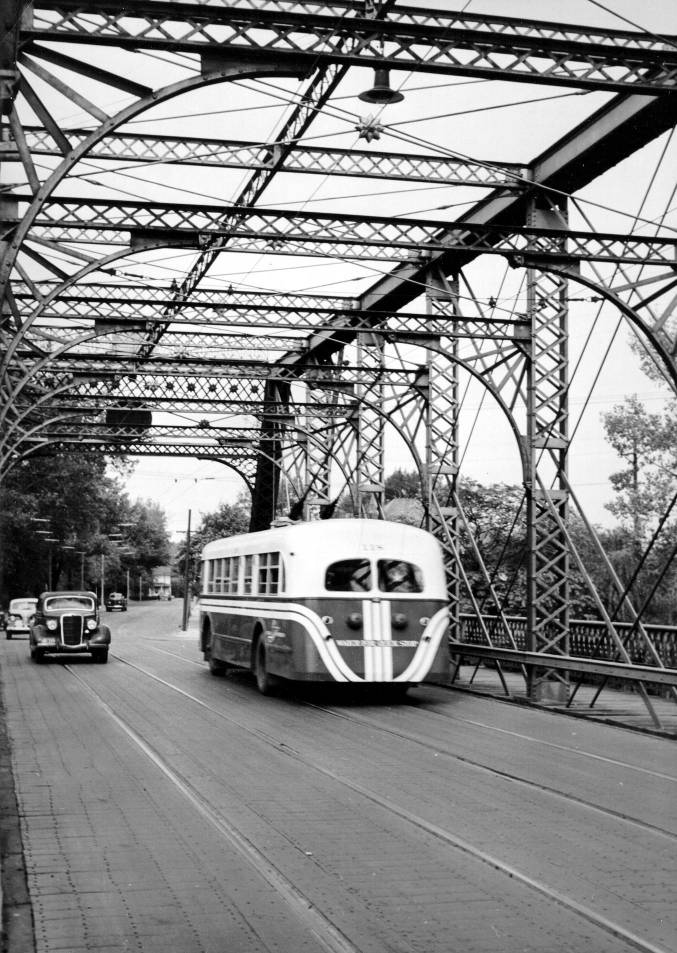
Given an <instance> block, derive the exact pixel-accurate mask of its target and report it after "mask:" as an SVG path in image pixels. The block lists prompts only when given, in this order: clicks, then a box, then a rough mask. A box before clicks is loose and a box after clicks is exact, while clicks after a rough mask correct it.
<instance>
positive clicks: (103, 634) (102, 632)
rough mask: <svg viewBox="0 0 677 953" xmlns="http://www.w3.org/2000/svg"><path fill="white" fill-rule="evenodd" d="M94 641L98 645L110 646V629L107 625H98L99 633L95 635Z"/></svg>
mask: <svg viewBox="0 0 677 953" xmlns="http://www.w3.org/2000/svg"><path fill="white" fill-rule="evenodd" d="M96 641H97V642H98V643H100V644H101V643H105V644H106V645H109V644H110V629H109V628H108V626H107V625H100V626H99V631H98V632H97V633H96Z"/></svg>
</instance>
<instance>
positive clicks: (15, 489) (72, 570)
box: [0, 452, 169, 602]
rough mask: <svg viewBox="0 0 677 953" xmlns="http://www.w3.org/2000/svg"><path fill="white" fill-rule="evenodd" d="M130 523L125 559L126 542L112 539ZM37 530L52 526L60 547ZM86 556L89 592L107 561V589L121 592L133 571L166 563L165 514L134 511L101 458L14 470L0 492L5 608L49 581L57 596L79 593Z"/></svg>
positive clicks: (150, 508) (145, 508)
mask: <svg viewBox="0 0 677 953" xmlns="http://www.w3.org/2000/svg"><path fill="white" fill-rule="evenodd" d="M36 520H44V521H48V522H42V523H40V522H36ZM125 523H131V524H132V526H131V527H126V530H125V533H124V536H125V542H126V543H127V546H126V547H124V549H123V551H122V552H121V551H120V550H121V543H122V540H120V542H119V543H118V542H113V539H112V537H113V535H114V534H115V532H116V531H119V529H120V526H121V524H125ZM39 526H48V527H49V530H50V533H51V536H52V537H53V538H54V539H56V540H57V542H56V543H53V544H49V543H46V542H44V538H45V537H44V535H43V536H41V535H40V534H39V533H37V532H36V530H37V528H38V527H39ZM66 547H71V548H66ZM125 549H126V550H127V552H125V551H124V550H125ZM81 553H85V556H84V567H85V572H84V576H85V580H84V582H85V586H86V587H92V586H97V585H98V584H99V583H100V579H101V555H102V554H103V556H104V562H105V567H106V570H105V574H106V580H107V581H109V582H110V583H111V585H110V586H109V588H122V586H123V582H124V581H125V580H126V573H127V570H128V569H129V570H130V571H133V572H134V573H135V574H138V571H139V570H141V571H147V570H149V569H150V567H151V566H155V565H159V564H161V563H165V562H167V561H168V559H169V540H168V537H167V532H166V528H165V525H164V514H163V512H162V510H161V509H160V508H159V507H158V506H156V505H155V504H152V503H130V501H129V499H128V497H127V495H126V494H125V493H124V492H123V489H122V486H121V484H120V481H119V479H118V477H117V474H116V472H115V470H113V471H111V470H110V468H109V467H108V466H107V462H106V459H105V458H104V457H101V456H94V455H92V454H79V453H77V452H75V453H69V454H68V455H65V454H64V455H59V456H50V457H33V458H30V459H28V460H26V461H24V462H23V463H22V464H20V465H18V466H17V467H15V468H14V469H13V470H11V471H10V472H9V473H8V474H7V476H6V478H5V481H4V483H3V484H2V487H0V560H2V566H0V577H1V578H0V598H1V599H2V600H3V602H6V601H7V599H10V598H14V597H16V596H20V595H37V594H39V592H40V591H42V590H44V589H47V587H48V584H49V577H50V575H51V581H52V587H53V588H65V587H77V588H79V587H80V583H81V579H80V576H81V569H82V565H83V562H82V560H83V557H82V555H81ZM50 567H51V573H50Z"/></svg>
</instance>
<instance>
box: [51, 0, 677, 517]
mask: <svg viewBox="0 0 677 953" xmlns="http://www.w3.org/2000/svg"><path fill="white" fill-rule="evenodd" d="M414 5H419V6H424V7H429V6H431V5H432V4H430V3H428V2H425V3H415V4H414ZM436 6H437V7H439V8H441V9H444V10H447V11H465V12H466V13H469V14H472V13H484V14H497V15H502V16H505V15H515V16H524V17H528V18H540V19H549V20H555V21H557V20H560V21H562V22H566V23H576V22H578V23H581V24H586V25H590V26H597V27H605V26H606V27H610V28H617V29H638V30H640V29H641V30H643V31H645V32H647V33H649V34H651V35H653V36H654V37H655V36H656V35H659V36H672V35H677V4H676V3H674V0H648V2H646V3H644V4H642V5H638V4H637V3H636V0H605V2H597V0H566V2H564V0H468V2H463V0H453V2H452V0H446V2H445V0H438V3H437V4H436ZM64 51H66V52H68V48H67V46H64ZM96 56H97V62H100V64H101V65H102V66H104V67H106V66H107V65H110V67H111V68H115V69H117V70H120V69H123V70H126V71H128V75H133V76H134V78H135V79H137V80H138V81H139V82H151V83H152V84H153V85H157V83H158V76H159V75H160V74H162V76H163V81H164V82H167V83H168V82H172V81H175V80H177V79H179V78H183V77H185V76H186V75H188V74H189V73H190V72H191V71H194V70H195V60H194V58H191V57H190V56H183V57H182V56H178V57H177V56H173V55H170V54H162V55H160V54H158V55H153V56H148V55H144V56H141V55H135V54H132V53H125V54H121V53H119V52H116V51H115V50H110V51H104V50H100V49H97V50H96ZM56 72H58V70H56ZM372 80H373V71H372V70H371V69H370V68H354V69H351V71H350V72H349V74H348V76H347V77H346V79H345V80H344V81H343V83H342V84H341V86H340V87H339V89H338V90H337V92H336V94H335V96H334V97H333V98H332V101H331V104H330V108H328V109H326V110H325V112H324V114H323V115H322V116H320V117H318V119H316V121H315V122H314V123H313V126H312V128H311V130H310V132H309V133H308V135H307V136H306V137H305V140H304V141H305V143H306V144H307V145H318V146H325V147H327V148H329V147H340V148H351V147H356V148H360V149H367V148H373V149H374V150H375V151H391V150H392V151H401V152H408V151H410V152H431V153H433V154H434V153H437V152H441V151H446V152H449V151H450V152H451V153H452V154H458V155H464V156H472V157H477V158H480V159H484V160H488V159H490V160H493V161H498V162H501V161H503V162H528V161H529V160H531V159H532V158H533V157H534V156H536V155H538V154H539V152H540V151H542V150H543V149H544V148H546V147H547V146H548V145H550V143H552V142H553V141H555V140H556V139H557V138H558V137H559V136H560V135H562V134H563V133H564V132H565V131H566V130H567V129H569V128H571V127H572V126H574V125H575V124H576V123H578V122H580V121H582V120H583V119H584V118H585V117H586V116H587V115H589V114H591V113H592V112H593V111H594V110H595V109H597V108H599V107H600V106H601V105H602V104H603V103H604V102H606V101H607V100H608V98H609V96H608V95H607V94H604V93H599V92H589V91H580V90H578V89H572V88H570V87H555V86H539V85H531V84H524V83H508V82H496V81H491V82H485V81H482V80H478V79H474V78H473V79H468V78H465V77H445V76H440V75H437V74H421V73H419V74H414V73H410V72H408V71H405V70H402V71H393V72H392V74H391V83H392V85H393V87H395V88H396V89H398V90H400V91H401V92H402V93H403V94H404V97H405V98H404V101H403V102H401V103H398V104H394V105H390V106H388V107H386V108H385V109H384V110H383V111H382V112H381V113H380V114H379V115H378V119H379V121H380V122H381V123H382V124H383V127H384V129H383V133H382V136H381V139H380V140H379V141H375V142H373V143H371V144H367V143H366V141H365V140H364V139H360V138H359V137H358V133H357V131H356V129H355V125H356V124H357V123H358V122H359V120H360V119H363V118H365V117H366V116H367V115H370V114H375V113H378V109H379V108H378V107H375V106H372V105H370V104H366V103H363V102H361V101H360V100H359V99H358V98H357V95H358V93H359V92H361V91H363V90H364V89H366V88H368V87H369V86H370V85H371V83H372ZM35 86H36V88H38V89H40V81H39V80H38V79H36V80H35ZM93 86H96V84H93ZM297 89H299V84H298V83H297V82H296V81H294V80H290V79H284V80H280V79H278V80H274V81H270V80H267V81H245V82H240V83H227V84H219V85H214V86H210V87H208V88H204V89H201V90H198V91H195V92H193V93H190V94H188V95H185V96H182V97H179V98H176V99H173V100H171V101H169V102H167V103H164V104H160V105H158V106H156V107H155V108H153V109H152V110H151V111H150V112H149V113H147V114H143V115H141V116H138V117H137V118H136V119H134V120H133V121H132V122H130V123H129V124H128V125H127V127H126V128H127V129H128V130H129V131H131V130H133V131H135V132H137V133H155V134H158V133H165V134H168V135H180V136H188V135H196V136H210V137H211V136H214V137H223V138H243V139H248V140H252V141H257V142H268V141H272V140H273V139H274V138H275V135H276V133H277V131H278V130H279V129H280V127H281V125H282V123H283V121H284V118H285V117H286V116H287V115H288V113H289V110H290V101H291V99H292V98H293V96H294V94H295V92H296V90H297ZM43 91H44V90H43ZM99 94H100V95H101V96H102V97H107V100H108V101H107V103H106V107H107V109H108V110H109V111H113V110H114V109H115V108H118V107H119V106H121V105H122V104H123V103H124V101H125V97H124V96H122V95H118V96H117V97H116V94H115V92H114V91H111V90H110V89H102V90H99ZM47 95H49V91H47ZM92 95H93V93H92ZM116 98H119V100H120V101H119V103H116V102H115V100H116ZM54 111H55V115H57V116H58V118H59V121H60V123H61V124H62V126H63V128H69V127H70V128H76V127H79V126H83V125H87V124H88V123H89V126H90V127H91V124H92V123H91V117H89V116H87V115H86V114H82V113H81V112H80V111H79V110H78V109H76V108H75V106H74V104H73V103H69V104H67V105H66V104H64V103H63V102H62V103H60V104H58V105H55V110H54ZM676 167H677V156H676V155H675V144H674V143H673V142H672V141H671V140H670V141H668V137H667V136H663V137H661V138H660V139H658V140H656V141H654V142H652V143H650V144H649V145H648V146H647V147H646V148H644V149H643V150H641V152H639V153H637V154H635V155H633V156H632V157H630V159H628V160H626V161H625V162H623V163H621V164H619V165H618V166H617V167H615V168H614V169H612V170H610V172H608V173H606V174H605V175H604V176H602V177H601V178H600V179H598V180H596V181H595V182H594V183H593V184H592V185H591V186H589V187H588V188H586V189H585V190H583V192H582V193H580V196H579V198H581V199H583V200H587V201H588V202H594V203H596V204H594V205H592V204H585V205H583V206H582V208H583V210H584V212H585V214H586V215H587V216H588V217H589V225H590V227H593V228H595V229H597V230H612V231H626V230H629V229H630V227H631V225H632V223H633V216H635V215H636V214H637V213H638V212H639V213H641V215H642V217H643V218H644V219H648V220H661V221H662V227H663V229H664V230H666V231H667V230H670V233H674V230H675V229H676V228H677V218H676V216H675V214H674V210H673V208H672V206H677V200H675V198H674V191H673V190H674V187H675V186H674V179H675V176H674V169H675V168H676ZM85 174H86V175H85ZM74 175H78V176H80V177H79V178H78V179H77V187H78V189H79V190H80V191H81V192H82V193H83V194H91V195H95V194H107V195H109V196H110V197H113V196H125V195H127V196H137V197H144V198H148V199H154V198H155V199H158V200H163V201H166V200H170V201H176V202H180V201H183V202H195V201H199V202H210V203H211V202H219V203H220V202H225V203H228V202H231V201H234V200H235V198H236V197H237V196H238V195H239V193H240V190H241V188H242V186H243V184H244V183H245V182H246V180H247V177H248V173H246V172H239V171H236V170H229V169H225V168H217V169H210V170H200V171H199V173H198V172H197V171H196V169H195V168H190V167H184V168H181V167H179V166H168V165H165V164H157V165H154V166H145V167H140V166H139V165H138V164H137V165H134V164H130V163H126V164H123V163H118V164H117V165H112V166H111V165H108V166H104V165H103V164H102V163H100V162H99V163H96V162H95V161H93V160H88V161H87V162H86V163H83V164H82V165H81V166H80V167H78V169H77V170H74ZM83 176H85V178H84V179H83ZM75 184H76V179H75V178H72V179H70V180H68V181H67V182H65V183H64V185H63V186H62V187H61V193H62V194H71V193H72V192H73V190H74V185H75ZM483 194H485V193H483V192H482V191H481V190H477V189H471V188H467V187H462V186H455V187H451V186H446V185H445V186H430V185H417V184H412V183H409V184H396V185H393V183H392V182H389V181H388V180H380V179H367V178H363V179H359V178H344V179H341V178H338V177H334V176H329V175H327V176H311V175H292V174H284V175H278V176H277V177H276V178H275V180H274V182H273V184H272V185H271V187H270V188H269V189H268V190H267V191H266V193H265V195H264V199H263V200H262V201H261V202H260V203H259V204H260V205H263V206H269V207H273V208H287V209H302V210H305V211H313V210H317V211H329V212H342V213H345V214H347V215H350V214H357V213H362V212H365V213H367V214H373V215H402V216H410V217H421V218H426V219H434V220H438V221H440V222H448V221H450V220H453V219H454V218H455V217H456V216H457V215H459V214H460V213H462V212H463V211H464V210H465V209H466V208H468V207H470V205H471V204H473V203H474V202H476V201H477V200H478V199H479V198H480V197H481V196H482V195H483ZM666 210H669V211H668V212H667V214H666ZM571 223H572V226H573V227H582V228H586V227H588V223H586V221H585V220H584V219H583V218H582V217H580V216H578V214H577V212H576V211H573V212H572V218H571ZM194 261H195V255H194V253H192V252H187V251H181V250H176V249H167V250H163V251H162V252H157V251H155V252H150V253H145V254H142V255H137V256H136V257H134V258H128V259H127V260H126V262H125V265H124V268H125V270H126V272H127V274H129V275H134V276H135V277H136V279H137V280H142V281H143V282H145V283H147V284H148V285H150V286H155V287H158V286H165V287H166V286H167V284H168V283H169V281H171V280H173V279H175V280H179V281H180V280H181V278H182V276H183V275H184V274H185V272H186V271H187V270H188V269H189V268H190V266H191V264H192V263H193V262H194ZM391 267H392V266H391V265H390V264H389V263H388V262H387V261H372V262H364V261H351V260H333V261H326V260H320V259H317V258H313V259H300V258H292V257H283V256H275V255H246V254H241V255H236V254H232V253H230V254H224V255H221V256H220V258H219V259H218V261H217V263H216V264H215V266H214V267H213V268H212V269H211V270H210V272H209V275H208V277H207V279H205V281H204V282H203V284H204V285H205V286H211V287H222V288H223V287H227V286H228V285H231V284H232V285H233V286H234V287H236V288H238V289H250V290H290V291H298V292H309V293H313V292H320V293H328V294H342V295H351V294H358V293H360V292H362V291H364V290H365V289H367V288H368V287H369V286H370V285H371V284H372V283H373V282H374V281H375V280H376V279H377V278H378V277H379V276H380V275H381V274H385V273H387V272H388V271H389V270H390V268H391ZM468 274H469V281H470V282H472V286H473V292H474V294H475V296H476V298H477V300H478V301H481V302H486V301H487V300H488V299H489V298H490V297H492V296H495V295H496V294H497V288H501V289H502V293H501V306H502V307H504V308H505V309H507V310H509V311H512V312H514V313H515V314H519V313H521V311H522V310H523V309H524V308H525V301H524V292H523V289H521V288H520V286H519V277H518V276H517V275H515V274H506V269H505V267H504V263H503V262H500V263H499V262H498V261H497V260H496V259H494V258H492V259H491V260H490V261H487V260H486V259H481V260H480V261H478V262H476V263H474V264H473V265H472V266H471V267H470V268H469V269H468ZM570 294H571V295H572V296H575V297H579V298H584V297H585V296H586V294H587V292H586V290H585V289H584V288H582V287H581V286H577V287H576V289H575V291H571V292H570ZM418 306H421V307H422V299H420V300H419V301H418V303H414V304H413V305H412V310H415V309H416V307H418ZM598 310H599V309H598V307H597V305H596V304H594V303H592V302H587V301H584V300H580V301H576V302H572V304H571V312H570V328H571V354H570V357H571V369H572V374H573V381H572V386H571V415H572V426H574V425H575V437H574V440H573V443H572V447H571V454H570V470H571V475H572V477H573V482H574V484H575V485H576V486H577V488H578V490H579V491H580V494H581V497H582V498H583V499H584V501H585V505H586V509H587V511H588V513H589V515H590V516H591V518H592V519H593V520H594V521H596V522H602V523H607V524H608V523H609V522H610V521H611V517H610V515H609V514H608V511H606V510H605V506H604V504H605V502H606V501H607V500H608V499H609V496H610V488H609V483H608V477H609V474H610V473H611V472H613V471H614V470H616V469H618V467H619V464H620V461H619V460H618V459H617V458H616V457H615V454H614V453H613V451H612V450H611V449H610V448H609V447H608V445H607V444H606V442H605V440H604V436H603V427H602V422H601V420H602V415H603V414H604V413H605V412H606V411H608V410H610V409H611V408H612V407H613V406H614V405H616V404H618V403H619V402H620V401H622V400H623V398H624V397H626V396H628V395H629V394H633V393H637V394H638V395H639V397H640V398H641V399H642V400H643V401H644V402H645V403H646V405H647V408H648V409H649V410H651V411H654V412H656V411H658V410H660V409H661V408H662V407H664V406H665V405H666V401H667V400H668V399H670V400H672V399H673V398H672V397H668V391H667V389H665V388H661V387H660V386H659V385H657V384H656V383H655V382H653V381H650V380H649V379H648V378H647V377H646V376H644V375H643V374H642V372H641V370H640V369H639V360H638V358H637V356H636V355H635V354H634V353H633V352H632V351H631V349H630V347H629V341H630V338H631V336H632V332H631V331H630V329H629V328H628V327H627V325H622V326H621V327H620V328H618V329H617V327H616V326H617V323H618V316H617V314H615V313H614V312H613V310H612V309H610V308H604V309H603V310H602V311H601V313H600V314H599V315H598V314H597V312H598ZM607 351H608V353H607ZM605 355H606V356H605ZM417 360H418V357H417V355H416V354H415V353H412V355H411V361H412V363H415V362H416V361H417ZM462 385H463V386H462V390H464V391H465V383H464V382H463V381H462ZM583 408H585V413H584V414H583V416H582V418H581V420H580V422H578V417H579V414H580V413H581V412H582V410H583ZM197 416H199V415H197ZM158 419H159V418H158ZM460 426H461V438H462V450H461V452H462V460H463V466H462V475H466V476H468V477H472V478H473V479H477V480H480V481H481V482H486V483H496V482H507V483H513V482H520V479H521V477H520V471H519V466H518V457H517V453H516V447H515V444H514V440H513V438H512V435H511V434H510V433H509V431H508V429H507V427H506V425H505V422H504V420H503V419H502V417H501V415H500V413H498V412H497V411H496V410H495V409H494V408H492V407H491V406H490V402H489V401H487V400H486V399H483V397H482V394H481V393H480V391H479V390H478V389H477V388H476V387H474V386H470V387H468V389H467V393H465V396H464V401H463V406H462V415H461V425H460ZM397 468H403V469H411V468H412V466H411V461H410V459H409V457H408V455H407V454H406V453H405V452H404V450H403V448H402V445H401V443H400V442H399V441H398V440H397V439H396V437H394V436H392V435H391V436H389V437H388V438H387V443H386V473H388V472H392V470H394V469H397ZM126 487H127V492H128V493H129V495H130V497H131V498H132V499H136V498H140V499H144V500H146V499H149V500H153V501H154V502H157V503H159V504H160V505H161V506H162V507H163V508H164V510H165V512H166V514H167V521H168V526H169V528H170V531H171V532H172V534H178V533H180V532H185V527H186V523H187V516H188V510H191V511H192V521H193V525H195V524H196V521H199V518H200V516H201V515H203V514H205V513H207V512H210V511H213V510H214V509H216V508H217V507H218V506H219V504H220V503H222V502H233V501H235V500H236V499H237V497H238V496H239V495H240V494H241V493H242V491H243V489H244V485H243V483H242V480H241V479H240V478H239V477H238V476H237V475H236V474H235V473H234V472H232V471H231V470H229V469H228V468H227V467H225V466H223V465H220V464H218V463H212V462H208V461H198V460H188V459H180V458H160V457H150V458H140V459H139V460H138V462H137V464H136V468H135V472H134V473H133V475H132V476H131V477H129V479H128V480H127V484H126Z"/></svg>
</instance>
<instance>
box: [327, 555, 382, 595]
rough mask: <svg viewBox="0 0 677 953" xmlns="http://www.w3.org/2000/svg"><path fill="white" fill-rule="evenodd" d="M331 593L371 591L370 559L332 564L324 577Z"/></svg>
mask: <svg viewBox="0 0 677 953" xmlns="http://www.w3.org/2000/svg"><path fill="white" fill-rule="evenodd" d="M324 588H325V589H327V590H328V591H329V592H367V591H368V590H369V589H371V565H370V563H369V560H368V559H342V560H340V562H337V563H332V564H331V566H329V568H328V569H327V572H326V574H325V577H324Z"/></svg>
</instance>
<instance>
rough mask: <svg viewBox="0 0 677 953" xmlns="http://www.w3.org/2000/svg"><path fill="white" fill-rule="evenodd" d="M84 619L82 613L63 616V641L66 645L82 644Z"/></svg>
mask: <svg viewBox="0 0 677 953" xmlns="http://www.w3.org/2000/svg"><path fill="white" fill-rule="evenodd" d="M83 625H84V619H83V618H82V616H81V615H62V616H61V641H62V642H63V644H64V645H80V643H81V642H82V629H83Z"/></svg>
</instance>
